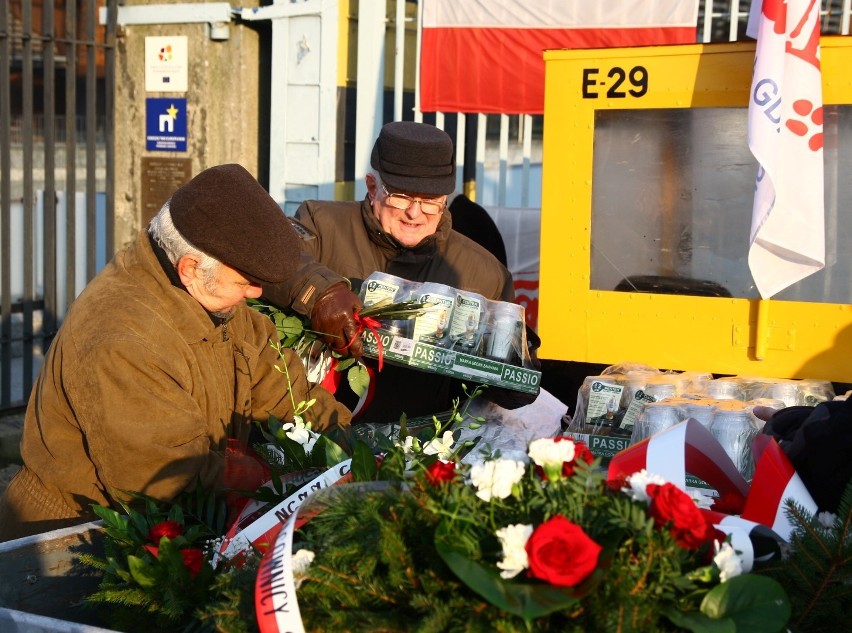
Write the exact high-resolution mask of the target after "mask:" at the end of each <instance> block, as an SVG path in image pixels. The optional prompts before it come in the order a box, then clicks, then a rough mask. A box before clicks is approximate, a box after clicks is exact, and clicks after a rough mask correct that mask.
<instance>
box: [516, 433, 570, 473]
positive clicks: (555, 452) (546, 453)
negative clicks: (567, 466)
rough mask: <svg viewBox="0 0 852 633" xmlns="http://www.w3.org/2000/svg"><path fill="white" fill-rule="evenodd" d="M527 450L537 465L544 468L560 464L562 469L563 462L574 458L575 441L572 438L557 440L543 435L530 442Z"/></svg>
mask: <svg viewBox="0 0 852 633" xmlns="http://www.w3.org/2000/svg"><path fill="white" fill-rule="evenodd" d="M527 452H528V453H529V456H530V459H531V460H533V461H534V462H535V464H536V465H537V466H541V467H542V468H546V467H548V466H558V467H559V469H560V470H561V469H562V464H563V463H565V462H570V461H572V460H573V459H574V452H575V450H574V442H572V441H571V440H562V441H561V442H556V441H554V440H553V438H550V437H542V438H539V439H537V440H533V441H532V442H530V447H529V449H528V450H527Z"/></svg>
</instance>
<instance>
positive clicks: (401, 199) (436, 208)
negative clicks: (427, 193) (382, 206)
mask: <svg viewBox="0 0 852 633" xmlns="http://www.w3.org/2000/svg"><path fill="white" fill-rule="evenodd" d="M382 191H384V193H385V202H386V203H387V205H388V206H389V207H393V208H394V209H399V210H400V211H407V210H408V209H410V208H411V205H412V204H414V203H415V202H416V203H418V204H419V205H420V210H421V211H422V212H423V213H425V214H426V215H438V214H439V213H442V212H443V211H444V208H445V207H446V206H447V203H446V202H445V201H443V200H438V199H436V198H414V197H412V196H406V195H405V194H404V193H391V192H389V191H388V190H387V187H385V186H384V185H382Z"/></svg>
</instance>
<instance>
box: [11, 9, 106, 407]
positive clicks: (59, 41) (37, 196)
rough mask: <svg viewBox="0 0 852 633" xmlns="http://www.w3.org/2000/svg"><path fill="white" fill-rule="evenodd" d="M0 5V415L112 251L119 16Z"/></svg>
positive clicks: (20, 394) (23, 389)
mask: <svg viewBox="0 0 852 633" xmlns="http://www.w3.org/2000/svg"><path fill="white" fill-rule="evenodd" d="M98 4H101V5H103V4H104V2H103V0H100V1H99V2H95V1H92V0H69V1H67V2H55V0H43V1H42V2H34V1H33V0H3V2H2V3H0V253H2V254H0V409H8V408H10V407H15V406H20V405H21V404H23V403H24V402H25V401H26V398H27V397H28V396H29V393H30V390H31V388H32V384H33V379H34V377H35V374H36V372H37V369H38V363H39V361H40V358H41V354H42V352H43V350H45V349H46V348H47V347H48V346H49V344H50V341H51V339H52V337H53V336H54V335H55V333H56V330H57V328H58V326H59V323H60V321H61V318H62V316H63V315H64V313H65V311H66V309H67V307H68V305H70V303H71V301H73V299H74V297H75V296H76V295H77V294H78V292H79V291H80V290H82V288H83V286H84V285H85V284H86V282H87V281H88V280H90V279H91V278H92V277H93V276H94V275H95V273H96V271H97V269H98V267H99V266H103V261H104V260H105V258H106V254H107V253H111V252H112V243H111V242H112V237H111V236H112V226H111V224H112V217H113V213H112V200H113V195H112V190H113V186H112V183H113V181H114V174H113V167H112V166H113V130H112V103H111V95H112V94H113V86H112V82H113V77H114V68H115V52H114V51H115V49H114V42H115V20H114V16H115V8H116V6H117V0H107V5H108V6H109V7H111V11H110V15H112V16H113V19H112V21H111V22H110V23H108V24H107V25H106V26H100V25H98V16H97V10H98V6H97V5H98Z"/></svg>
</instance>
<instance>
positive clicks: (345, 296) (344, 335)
mask: <svg viewBox="0 0 852 633" xmlns="http://www.w3.org/2000/svg"><path fill="white" fill-rule="evenodd" d="M363 307H364V304H362V303H361V300H360V299H359V298H358V295H356V294H355V293H354V292H352V291H351V290H350V289H349V287H348V286H347V285H346V283H344V282H342V281H341V282H340V283H336V284H333V285H331V286H329V287H328V289H326V291H325V292H324V293H322V294H321V295H320V296H319V298H318V299H317V300H316V303H315V304H314V309H313V310H312V311H311V329H313V330H315V331H317V332H320V333H322V334H323V338H324V339H325V340H326V342H327V343H328V345H329V347H331V349H333V350H334V351H336V352H340V353H341V354H343V355H344V356H352V357H354V358H359V357H360V356H361V354H362V353H363V352H364V347H363V345H362V344H361V337H360V336H359V335H358V325H357V324H356V323H355V311H356V310H360V309H361V308H363Z"/></svg>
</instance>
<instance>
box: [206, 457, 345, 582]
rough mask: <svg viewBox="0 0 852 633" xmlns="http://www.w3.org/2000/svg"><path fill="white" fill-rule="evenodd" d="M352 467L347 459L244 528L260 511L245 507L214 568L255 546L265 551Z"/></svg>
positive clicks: (255, 507)
mask: <svg viewBox="0 0 852 633" xmlns="http://www.w3.org/2000/svg"><path fill="white" fill-rule="evenodd" d="M351 465H352V460H351V459H347V460H345V461H342V462H340V463H339V464H337V465H336V466H332V467H331V468H329V469H328V470H327V471H325V472H324V473H322V474H320V475H318V476H317V477H315V478H314V479H312V480H311V481H309V482H308V483H306V484H305V485H304V486H302V487H301V488H299V489H298V490H296V492H294V493H293V494H291V495H290V496H289V497H287V498H286V499H284V501H282V502H280V503H279V504H277V505H276V506H274V507H273V508H272V509H270V510H268V511H267V512H265V513H264V514H263V515H262V516H261V517H260V518H258V519H256V520H254V521H251V522H250V523H248V525H245V526H244V525H243V524H244V523H246V522H247V521H248V520H249V519H250V517H251V514H252V511H256V510H257V504H249V505H248V506H246V508H245V509H244V510H243V512H242V513H241V514H240V517H239V518H238V519H237V520H236V521H235V522H234V524H233V525H232V526H231V529H230V530H229V532H228V534H227V536H226V538H225V541H224V542H223V543H222V547H221V548H220V550H219V552H218V553H217V554H216V556H214V559H213V565H214V566H215V565H216V563H217V562H218V560H219V557H220V556H224V557H225V558H233V557H234V556H236V555H238V554H240V553H241V552H244V551H247V550H248V549H249V548H250V547H252V546H254V547H257V548H259V549H262V550H265V549H266V547H267V544H268V543H271V542H272V539H273V538H275V537H274V534H275V531H277V529H278V528H280V526H281V524H282V523H285V522H287V521H288V519H289V518H290V517H292V516H293V515H294V513H295V512H296V510H298V509H299V508H300V507H301V505H302V504H303V503H304V502H305V500H307V498H308V497H309V496H310V495H311V494H313V493H314V492H316V491H317V490H322V489H323V488H328V487H329V486H332V485H334V484H335V483H337V482H338V481H340V480H341V479H342V478H343V477H345V476H346V475H347V474H348V473H349V469H350V467H351Z"/></svg>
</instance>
